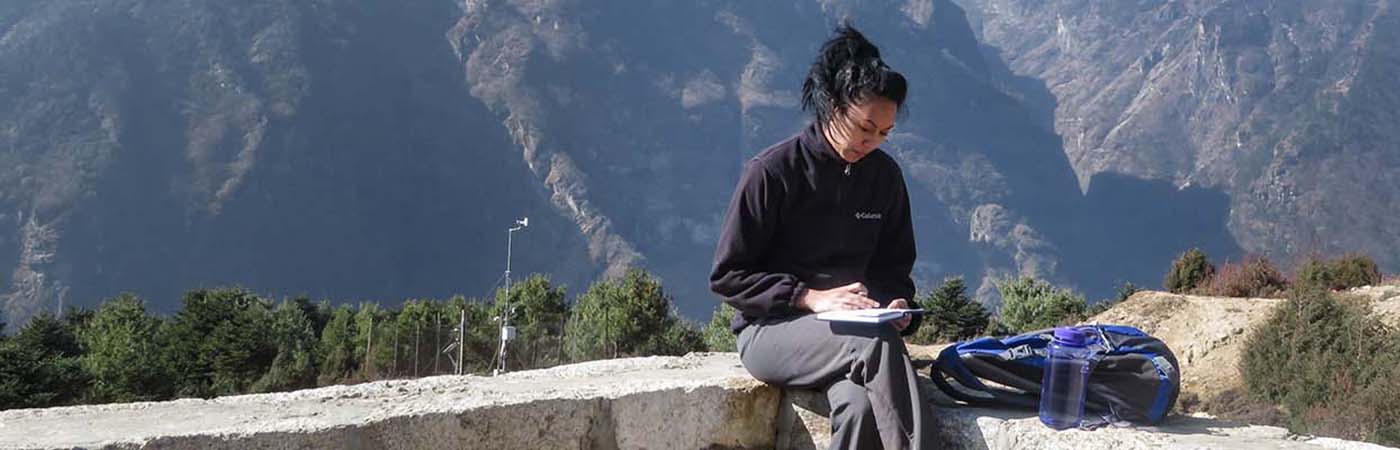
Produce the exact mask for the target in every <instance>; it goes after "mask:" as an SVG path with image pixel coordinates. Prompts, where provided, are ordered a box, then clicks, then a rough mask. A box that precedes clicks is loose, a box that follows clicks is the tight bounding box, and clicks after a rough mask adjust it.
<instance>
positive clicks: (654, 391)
mask: <svg viewBox="0 0 1400 450" xmlns="http://www.w3.org/2000/svg"><path fill="white" fill-rule="evenodd" d="M929 392H932V390H931V389H930V390H929ZM929 398H930V400H931V401H934V402H936V403H940V404H943V405H945V406H942V407H941V408H940V410H939V412H938V413H937V414H936V416H935V417H937V418H938V421H939V423H938V425H939V429H940V430H941V432H942V434H943V437H944V439H945V441H946V442H948V444H949V448H959V449H979V450H980V449H987V450H991V449H1054V448H1065V449H1070V448H1073V449H1076V450H1083V449H1099V448H1102V449H1113V450H1126V449H1137V448H1143V449H1146V448H1242V449H1252V448H1259V449H1264V448H1268V449H1373V448H1374V449H1379V448H1383V447H1379V446H1371V445H1368V444H1360V443H1355V442H1347V441H1340V440H1330V439H1310V438H1305V437H1299V436H1293V435H1290V434H1289V433H1288V432H1287V431H1286V430H1283V429H1279V428H1274V427H1255V426H1246V425H1237V424H1229V423H1224V422H1217V421H1213V420H1209V419H1196V418H1177V419H1174V420H1172V421H1170V422H1169V423H1168V424H1166V425H1165V426H1163V427H1159V428H1155V429H1132V428H1130V429H1101V430H1095V431H1078V430H1075V431H1066V432H1054V431H1052V430H1050V429H1048V428H1045V427H1043V426H1041V425H1040V424H1039V422H1038V421H1037V420H1036V419H1035V417H1033V415H1032V414H1029V413H1018V412H1006V411H990V410H979V409H971V408H961V407H953V406H946V405H947V404H948V402H947V400H946V399H942V398H938V397H937V396H930V397H929ZM825 408H826V402H825V399H824V398H822V397H821V396H820V395H818V394H817V393H816V392H803V391H791V392H786V393H784V392H781V391H780V390H778V389H775V388H772V387H769V386H766V385H763V384H761V383H759V382H757V381H755V380H753V379H752V378H750V377H749V376H748V374H747V373H746V372H744V369H743V367H741V366H740V365H739V361H738V358H737V357H736V356H735V355H734V354H731V353H717V354H692V355H688V356H685V357H653V358H635V359H620V360H610V361H596V362H590V363H584V364H576V365H571V366H563V367H557V368H552V369H546V370H537V371H530V372H519V373H513V374H508V375H505V376H501V377H496V378H489V377H476V376H463V377H456V376H441V377H431V378H423V379H417V380H403V381H383V382H376V383H366V384H362V385H355V386H334V387H327V388H321V389H310V390H304V391H297V392H289V393H278V394H259V395H244V396H234V397H222V398H216V399H211V400H188V399H187V400H176V401H170V402H154V403H129V404H117V405H101V406H77V407H67V408H50V409H31V410H14V411H5V412H0V448H6V449H10V448H25V449H29V448H34V449H58V448H152V449H292V448H297V449H303V448H305V449H418V448H466V449H501V448H532V449H538V448H545V449H699V448H710V449H714V448H724V449H742V448H753V449H759V448H780V449H789V448H791V449H820V448H826V445H827V442H828V436H827V435H828V433H829V430H830V428H829V424H828V423H827V422H826V417H825V414H826V410H825Z"/></svg>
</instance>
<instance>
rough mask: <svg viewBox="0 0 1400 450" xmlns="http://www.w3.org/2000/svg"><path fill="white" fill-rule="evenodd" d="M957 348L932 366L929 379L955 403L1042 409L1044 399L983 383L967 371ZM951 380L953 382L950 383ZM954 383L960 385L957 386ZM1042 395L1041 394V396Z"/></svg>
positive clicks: (941, 356) (944, 354) (948, 349)
mask: <svg viewBox="0 0 1400 450" xmlns="http://www.w3.org/2000/svg"><path fill="white" fill-rule="evenodd" d="M956 347H957V346H951V347H948V348H946V349H944V350H943V352H942V353H940V354H939V356H938V359H937V360H935V361H934V363H933V365H932V366H930V367H929V378H930V379H931V380H932V381H933V385H934V386H936V387H938V390H940V391H943V393H944V394H946V395H947V396H949V397H952V398H953V399H954V400H957V401H960V402H963V403H967V404H968V405H972V406H982V407H1008V406H1009V407H1017V408H1029V409H1037V408H1039V407H1040V396H1039V395H1036V394H1031V393H1026V392H1015V391H1011V390H1007V389H1001V388H996V387H992V386H988V385H986V384H985V383H982V380H981V379H979V378H978V377H977V376H976V375H973V373H972V372H971V371H970V370H968V369H967V366H966V365H964V364H963V360H962V358H961V356H960V355H959V354H958V351H957V348H956ZM950 380H951V382H950ZM953 382H955V383H957V384H958V386H960V387H957V386H953V384H952V383H953ZM1037 394H1038V393H1037Z"/></svg>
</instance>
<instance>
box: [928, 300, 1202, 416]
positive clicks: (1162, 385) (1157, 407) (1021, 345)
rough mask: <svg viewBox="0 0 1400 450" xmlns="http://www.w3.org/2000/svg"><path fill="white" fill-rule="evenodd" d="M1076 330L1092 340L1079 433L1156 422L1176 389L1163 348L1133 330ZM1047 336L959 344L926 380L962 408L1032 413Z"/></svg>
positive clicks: (1172, 365) (1171, 359)
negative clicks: (1016, 409)
mask: <svg viewBox="0 0 1400 450" xmlns="http://www.w3.org/2000/svg"><path fill="white" fill-rule="evenodd" d="M1076 328H1079V329H1080V330H1083V331H1087V332H1088V333H1089V334H1090V335H1091V336H1094V337H1095V338H1094V339H1093V340H1092V341H1091V342H1090V344H1089V348H1091V349H1093V350H1094V356H1093V359H1094V361H1092V362H1091V363H1090V364H1091V366H1092V367H1093V368H1094V369H1093V372H1091V373H1090V375H1089V383H1088V386H1087V392H1086V394H1085V399H1084V423H1085V426H1086V427H1094V426H1098V425H1103V424H1114V423H1119V422H1124V421H1126V422H1132V423H1136V424H1149V425H1150V424H1156V423H1158V422H1161V421H1162V419H1163V418H1165V417H1166V416H1167V412H1169V411H1171V408H1172V405H1174V404H1176V398H1177V395H1178V394H1179V393H1180V390H1181V374H1180V372H1179V371H1178V369H1177V368H1178V367H1180V366H1178V365H1177V360H1176V355H1174V354H1172V351H1171V349H1169V348H1167V345H1166V344H1165V343H1163V342H1162V341H1161V340H1160V339H1157V338H1154V337H1152V336H1148V335H1147V333H1144V332H1142V330H1139V329H1137V328H1134V327H1129V326H1121V325H1085V326H1080V327H1076ZM1053 333H1054V330H1053V329H1046V330H1039V331H1034V332H1030V333H1025V334H1021V335H1016V336H1011V337H1007V338H1001V339H997V338H981V339H976V340H972V341H965V342H959V343H957V344H954V345H951V346H949V347H948V348H946V349H944V350H943V351H942V352H941V353H940V354H939V355H938V359H937V360H935V361H934V363H933V366H932V368H931V369H930V378H932V379H933V383H934V385H936V386H938V388H939V390H942V391H943V392H944V393H945V394H948V396H949V397H952V398H954V399H957V400H960V401H962V402H965V403H967V404H969V405H973V406H1000V407H1019V408H1030V409H1038V408H1039V405H1040V382H1041V377H1042V374H1043V373H1044V369H1045V360H1046V352H1047V347H1048V346H1049V344H1050V340H1051V338H1052V337H1053ZM984 380H986V381H990V382H992V383H995V384H996V385H999V386H994V385H989V384H988V383H984ZM1100 418H1101V419H1102V420H1100Z"/></svg>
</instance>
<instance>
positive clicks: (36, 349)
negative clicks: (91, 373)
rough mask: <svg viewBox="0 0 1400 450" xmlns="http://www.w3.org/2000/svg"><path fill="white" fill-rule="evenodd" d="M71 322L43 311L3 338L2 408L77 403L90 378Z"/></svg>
mask: <svg viewBox="0 0 1400 450" xmlns="http://www.w3.org/2000/svg"><path fill="white" fill-rule="evenodd" d="M74 328H75V326H74V323H73V322H72V321H66V320H64V319H59V318H56V317H54V316H53V315H52V314H50V313H49V312H47V311H44V312H41V313H39V314H38V315H36V316H34V317H33V318H31V319H29V322H28V323H26V324H25V325H24V327H22V328H20V330H19V332H18V333H16V334H15V335H14V336H13V337H10V338H8V339H4V340H3V341H0V410H3V409H10V408H47V407H50V406H63V405H71V404H74V403H77V402H78V400H80V399H81V396H82V394H83V392H84V391H86V390H87V386H88V383H89V378H88V375H87V372H86V371H84V370H82V366H81V364H80V363H79V360H78V357H79V355H80V352H81V350H80V346H79V344H78V340H77V337H76V336H75V335H74V333H73V330H74Z"/></svg>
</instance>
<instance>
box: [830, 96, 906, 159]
mask: <svg viewBox="0 0 1400 450" xmlns="http://www.w3.org/2000/svg"><path fill="white" fill-rule="evenodd" d="M898 112H899V106H897V105H895V104H894V101H891V100H890V99H887V98H884V97H871V98H870V99H868V100H864V101H861V102H858V103H855V104H853V105H851V106H849V107H847V108H846V110H845V111H844V113H837V114H836V115H835V116H834V117H832V119H831V123H830V124H828V126H827V127H826V138H827V140H829V141H831V147H832V148H834V149H836V153H838V154H840V155H841V159H844V160H846V162H849V163H854V162H856V161H860V159H861V158H864V157H865V155H869V154H870V152H873V151H875V149H876V148H879V147H880V144H882V143H884V142H885V138H886V137H889V135H890V131H892V130H894V119H895V115H896V114H897V113H898Z"/></svg>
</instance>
